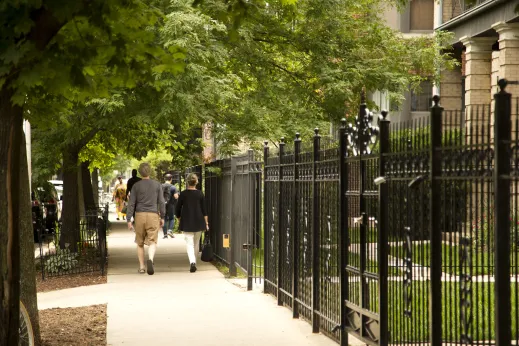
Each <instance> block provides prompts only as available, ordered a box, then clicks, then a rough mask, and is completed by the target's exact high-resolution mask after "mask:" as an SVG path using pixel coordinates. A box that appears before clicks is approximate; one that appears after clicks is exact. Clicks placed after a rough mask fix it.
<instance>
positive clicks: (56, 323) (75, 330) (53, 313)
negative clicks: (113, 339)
mask: <svg viewBox="0 0 519 346" xmlns="http://www.w3.org/2000/svg"><path fill="white" fill-rule="evenodd" d="M40 330H41V341H42V346H68V345H77V346H87V345H88V346H106V304H102V305H91V306H85V307H81V308H66V309H59V308H57V309H47V310H40Z"/></svg>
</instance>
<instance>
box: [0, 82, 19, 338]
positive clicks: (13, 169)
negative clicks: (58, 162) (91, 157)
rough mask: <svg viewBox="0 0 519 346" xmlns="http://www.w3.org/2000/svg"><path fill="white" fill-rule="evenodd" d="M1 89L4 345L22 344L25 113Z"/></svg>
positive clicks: (0, 315) (0, 312)
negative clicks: (21, 223)
mask: <svg viewBox="0 0 519 346" xmlns="http://www.w3.org/2000/svg"><path fill="white" fill-rule="evenodd" d="M11 96H12V90H11V89H7V88H5V87H4V88H3V89H2V90H0V281H1V282H0V345H18V328H19V311H20V248H19V243H20V237H19V234H20V233H19V232H17V231H16V226H17V224H16V223H17V221H18V220H19V219H20V215H19V214H20V196H19V190H20V176H19V175H20V174H19V173H20V170H19V169H20V142H21V136H22V121H23V111H22V108H21V107H19V106H13V105H12V103H11Z"/></svg>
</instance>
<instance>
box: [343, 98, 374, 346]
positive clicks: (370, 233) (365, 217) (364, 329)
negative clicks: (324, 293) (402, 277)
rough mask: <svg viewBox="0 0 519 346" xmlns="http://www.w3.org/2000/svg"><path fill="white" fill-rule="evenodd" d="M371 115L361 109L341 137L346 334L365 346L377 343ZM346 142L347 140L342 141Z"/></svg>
mask: <svg viewBox="0 0 519 346" xmlns="http://www.w3.org/2000/svg"><path fill="white" fill-rule="evenodd" d="M372 122H373V114H372V113H371V112H369V110H367V108H366V105H365V104H363V105H362V106H361V108H360V112H359V116H358V117H357V119H356V122H355V124H354V126H350V127H347V128H346V127H345V126H343V127H342V128H343V130H342V131H341V142H343V144H342V145H343V146H345V149H344V150H342V154H343V155H345V156H346V157H343V158H342V159H343V160H344V161H345V165H344V169H345V171H346V172H345V173H346V174H345V179H344V185H345V186H344V187H343V189H344V191H345V192H344V193H345V196H344V198H345V202H344V207H345V210H344V213H345V215H347V222H346V225H345V226H346V229H345V230H344V231H345V233H346V234H347V235H348V244H347V247H346V252H347V259H346V260H347V262H346V263H345V270H346V273H345V275H346V282H345V284H346V299H345V305H346V311H345V314H346V316H345V320H346V323H345V328H346V330H347V331H348V332H349V333H352V334H353V335H355V336H356V337H358V338H360V339H362V340H363V341H365V342H367V343H368V344H373V345H376V344H378V341H379V339H380V316H379V297H378V293H379V279H380V278H379V275H380V271H379V253H378V249H379V248H380V247H378V246H377V244H378V241H379V239H378V234H379V230H378V227H377V220H378V217H377V216H378V207H379V205H378V189H377V186H376V185H375V183H374V181H375V178H377V176H378V174H379V173H380V172H379V155H376V154H372V148H373V146H374V144H375V143H376V140H377V137H378V128H376V127H373V126H372ZM344 136H346V139H345V138H343V137H344Z"/></svg>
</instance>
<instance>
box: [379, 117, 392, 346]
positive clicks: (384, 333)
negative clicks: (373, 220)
mask: <svg viewBox="0 0 519 346" xmlns="http://www.w3.org/2000/svg"><path fill="white" fill-rule="evenodd" d="M387 114H388V113H387V112H386V111H383V112H382V119H380V124H379V126H380V137H379V148H380V154H379V166H378V174H379V177H385V175H386V154H387V153H389V151H390V142H389V139H390V137H389V136H390V132H389V123H390V122H389V120H387V119H386V118H387ZM378 193H379V198H378V223H377V224H378V254H377V255H378V272H379V288H378V302H379V317H380V321H379V326H380V337H379V345H382V346H385V345H388V342H389V334H388V324H389V316H388V304H389V300H388V254H389V244H388V233H389V188H388V185H387V181H386V182H385V183H382V184H380V185H379V186H378Z"/></svg>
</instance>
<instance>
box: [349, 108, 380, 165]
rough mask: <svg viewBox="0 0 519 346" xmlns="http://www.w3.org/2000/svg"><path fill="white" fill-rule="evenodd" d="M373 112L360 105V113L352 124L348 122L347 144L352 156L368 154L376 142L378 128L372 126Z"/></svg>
mask: <svg viewBox="0 0 519 346" xmlns="http://www.w3.org/2000/svg"><path fill="white" fill-rule="evenodd" d="M372 123H373V113H372V112H371V111H370V110H369V109H368V108H366V105H363V106H361V108H360V113H359V115H358V116H357V118H356V119H355V123H354V124H348V127H347V128H346V134H347V139H348V144H349V146H350V148H351V150H352V151H353V155H354V156H358V155H369V154H371V152H372V149H373V146H374V145H375V144H376V143H377V140H378V134H379V129H378V127H377V126H373V124H372Z"/></svg>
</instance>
